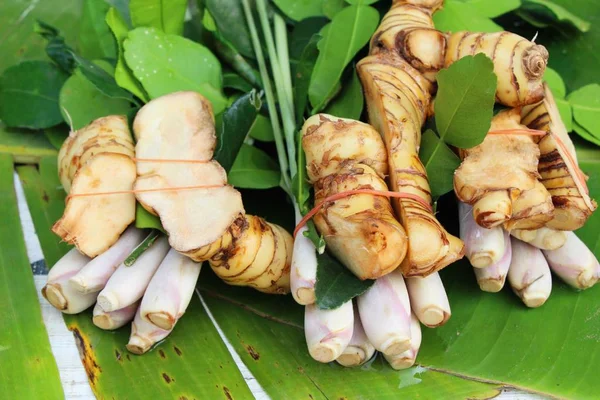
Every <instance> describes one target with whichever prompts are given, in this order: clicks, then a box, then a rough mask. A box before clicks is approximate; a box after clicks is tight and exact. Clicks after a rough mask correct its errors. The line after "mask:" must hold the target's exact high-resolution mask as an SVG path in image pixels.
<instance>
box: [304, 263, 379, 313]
mask: <svg viewBox="0 0 600 400" xmlns="http://www.w3.org/2000/svg"><path fill="white" fill-rule="evenodd" d="M374 282H375V281H373V280H369V279H367V280H364V281H361V280H360V279H358V278H357V277H356V276H355V275H354V274H353V273H352V272H350V271H349V270H348V269H347V268H346V267H344V266H343V265H342V264H341V263H340V262H339V261H338V260H337V259H335V258H334V257H332V256H330V255H329V254H328V253H327V252H324V253H323V254H317V283H316V284H315V295H316V297H317V305H318V306H319V308H321V309H326V310H330V309H333V308H338V307H339V306H341V305H342V304H344V303H345V302H347V301H349V300H351V299H353V298H355V297H356V296H359V295H361V294H363V293H364V292H365V291H366V290H367V289H368V288H370V287H371V285H373V283H374Z"/></svg>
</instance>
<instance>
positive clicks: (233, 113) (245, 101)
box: [213, 90, 261, 172]
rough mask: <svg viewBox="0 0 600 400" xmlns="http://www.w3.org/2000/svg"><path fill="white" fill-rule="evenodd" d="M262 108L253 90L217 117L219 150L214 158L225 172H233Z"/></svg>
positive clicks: (216, 150)
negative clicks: (241, 149)
mask: <svg viewBox="0 0 600 400" xmlns="http://www.w3.org/2000/svg"><path fill="white" fill-rule="evenodd" d="M260 107H261V101H260V98H259V97H258V95H257V94H256V91H255V90H253V91H251V92H250V93H247V94H245V95H243V96H242V97H240V98H239V99H237V100H236V101H235V102H234V103H233V104H232V105H231V106H230V107H229V108H228V109H227V110H225V112H224V113H223V114H222V115H219V116H217V121H216V131H217V132H216V134H217V148H216V149H215V152H214V155H213V158H214V159H215V160H217V161H218V162H219V164H221V166H222V167H223V168H224V169H225V171H227V172H229V170H231V168H232V166H233V164H234V161H235V159H236V157H237V155H238V152H239V151H240V148H241V147H242V144H243V143H244V139H246V136H248V132H249V131H250V128H252V124H253V123H254V120H255V119H256V116H257V114H258V110H260Z"/></svg>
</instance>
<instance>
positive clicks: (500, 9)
mask: <svg viewBox="0 0 600 400" xmlns="http://www.w3.org/2000/svg"><path fill="white" fill-rule="evenodd" d="M460 1H462V2H463V3H466V4H468V5H469V6H470V7H472V8H473V9H474V10H475V11H476V12H477V14H479V15H481V16H483V17H488V18H496V17H499V16H501V15H503V14H506V13H508V12H511V11H514V10H516V9H517V8H519V7H520V6H521V0H502V1H497V0H460Z"/></svg>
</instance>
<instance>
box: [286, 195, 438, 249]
mask: <svg viewBox="0 0 600 400" xmlns="http://www.w3.org/2000/svg"><path fill="white" fill-rule="evenodd" d="M354 194H372V195H374V196H385V197H394V198H397V199H410V200H415V201H416V202H418V203H419V204H421V205H422V206H424V207H425V208H426V209H427V210H428V211H429V212H433V208H431V205H430V204H429V203H427V202H426V201H425V200H423V199H422V198H421V197H419V196H417V195H416V194H412V193H398V192H390V191H387V190H373V189H355V190H347V191H344V192H340V193H336V194H334V195H331V196H328V197H325V199H323V201H322V202H321V203H319V204H317V205H316V206H314V208H313V209H312V210H310V211H309V212H308V213H307V214H306V215H305V216H304V218H302V219H301V220H300V222H298V225H296V228H295V229H294V238H295V237H296V234H297V233H298V231H299V230H300V229H301V228H302V227H303V226H304V225H306V223H307V222H308V220H310V219H311V218H312V217H314V216H315V214H316V213H318V212H319V211H320V210H321V208H323V206H324V205H325V203H329V202H332V201H336V200H340V199H343V198H345V197H349V196H352V195H354Z"/></svg>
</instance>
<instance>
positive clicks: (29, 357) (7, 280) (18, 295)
mask: <svg viewBox="0 0 600 400" xmlns="http://www.w3.org/2000/svg"><path fill="white" fill-rule="evenodd" d="M0 204H2V212H3V218H2V223H0V240H1V242H2V245H1V246H0V321H2V329H0V388H1V390H2V398H6V399H61V398H63V397H64V395H63V389H62V386H61V382H60V376H59V375H58V368H57V366H56V362H55V361H54V356H53V355H52V350H51V349H50V342H49V341H48V333H47V332H46V327H45V326H44V322H43V321H42V312H41V310H40V304H39V302H38V297H37V294H36V290H35V286H34V284H33V274H32V272H31V266H30V265H29V260H28V258H27V250H26V248H25V241H24V238H23V231H22V230H21V221H20V219H19V210H18V208H17V197H16V195H15V189H14V186H13V160H12V158H11V157H10V156H9V155H6V154H0Z"/></svg>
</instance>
